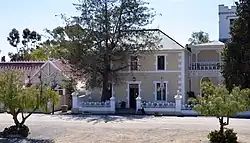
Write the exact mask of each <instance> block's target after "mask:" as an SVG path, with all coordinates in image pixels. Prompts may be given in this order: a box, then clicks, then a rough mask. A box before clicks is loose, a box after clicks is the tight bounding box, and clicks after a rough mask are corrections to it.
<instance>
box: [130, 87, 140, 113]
mask: <svg viewBox="0 0 250 143" xmlns="http://www.w3.org/2000/svg"><path fill="white" fill-rule="evenodd" d="M138 95H139V84H129V108H132V109H136V98H137V97H138Z"/></svg>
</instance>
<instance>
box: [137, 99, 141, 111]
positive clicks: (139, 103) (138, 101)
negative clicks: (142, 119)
mask: <svg viewBox="0 0 250 143" xmlns="http://www.w3.org/2000/svg"><path fill="white" fill-rule="evenodd" d="M140 109H141V96H140V95H139V96H138V97H137V98H136V112H138V111H139V110H140Z"/></svg>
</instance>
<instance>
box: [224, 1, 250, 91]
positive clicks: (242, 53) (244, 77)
mask: <svg viewBox="0 0 250 143" xmlns="http://www.w3.org/2000/svg"><path fill="white" fill-rule="evenodd" d="M236 5H237V12H236V14H237V16H238V18H237V19H235V20H234V22H233V25H232V26H231V32H230V33H231V39H230V41H229V43H227V45H226V48H225V49H224V51H223V52H222V71H221V72H222V75H223V77H224V78H225V84H226V86H227V88H228V89H229V90H231V89H232V88H233V86H234V85H236V86H241V88H250V72H249V71H250V25H249V21H250V13H249V9H250V1H249V0H240V1H239V3H238V2H237V3H236Z"/></svg>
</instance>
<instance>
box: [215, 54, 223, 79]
mask: <svg viewBox="0 0 250 143" xmlns="http://www.w3.org/2000/svg"><path fill="white" fill-rule="evenodd" d="M216 52H217V53H218V54H219V63H220V66H221V52H222V50H216ZM219 69H221V68H220V67H219ZM217 79H218V82H219V84H221V80H222V79H221V74H220V73H219V74H218V76H217Z"/></svg>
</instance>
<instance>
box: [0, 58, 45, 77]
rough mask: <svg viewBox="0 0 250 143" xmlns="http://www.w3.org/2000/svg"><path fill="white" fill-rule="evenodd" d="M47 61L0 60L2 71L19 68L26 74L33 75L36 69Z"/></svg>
mask: <svg viewBox="0 0 250 143" xmlns="http://www.w3.org/2000/svg"><path fill="white" fill-rule="evenodd" d="M45 62H46V61H13V62H0V71H3V70H18V71H20V72H23V73H24V74H26V75H32V74H33V73H34V72H35V71H36V70H39V69H40V67H41V66H42V65H43V64H44V63H45Z"/></svg>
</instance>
